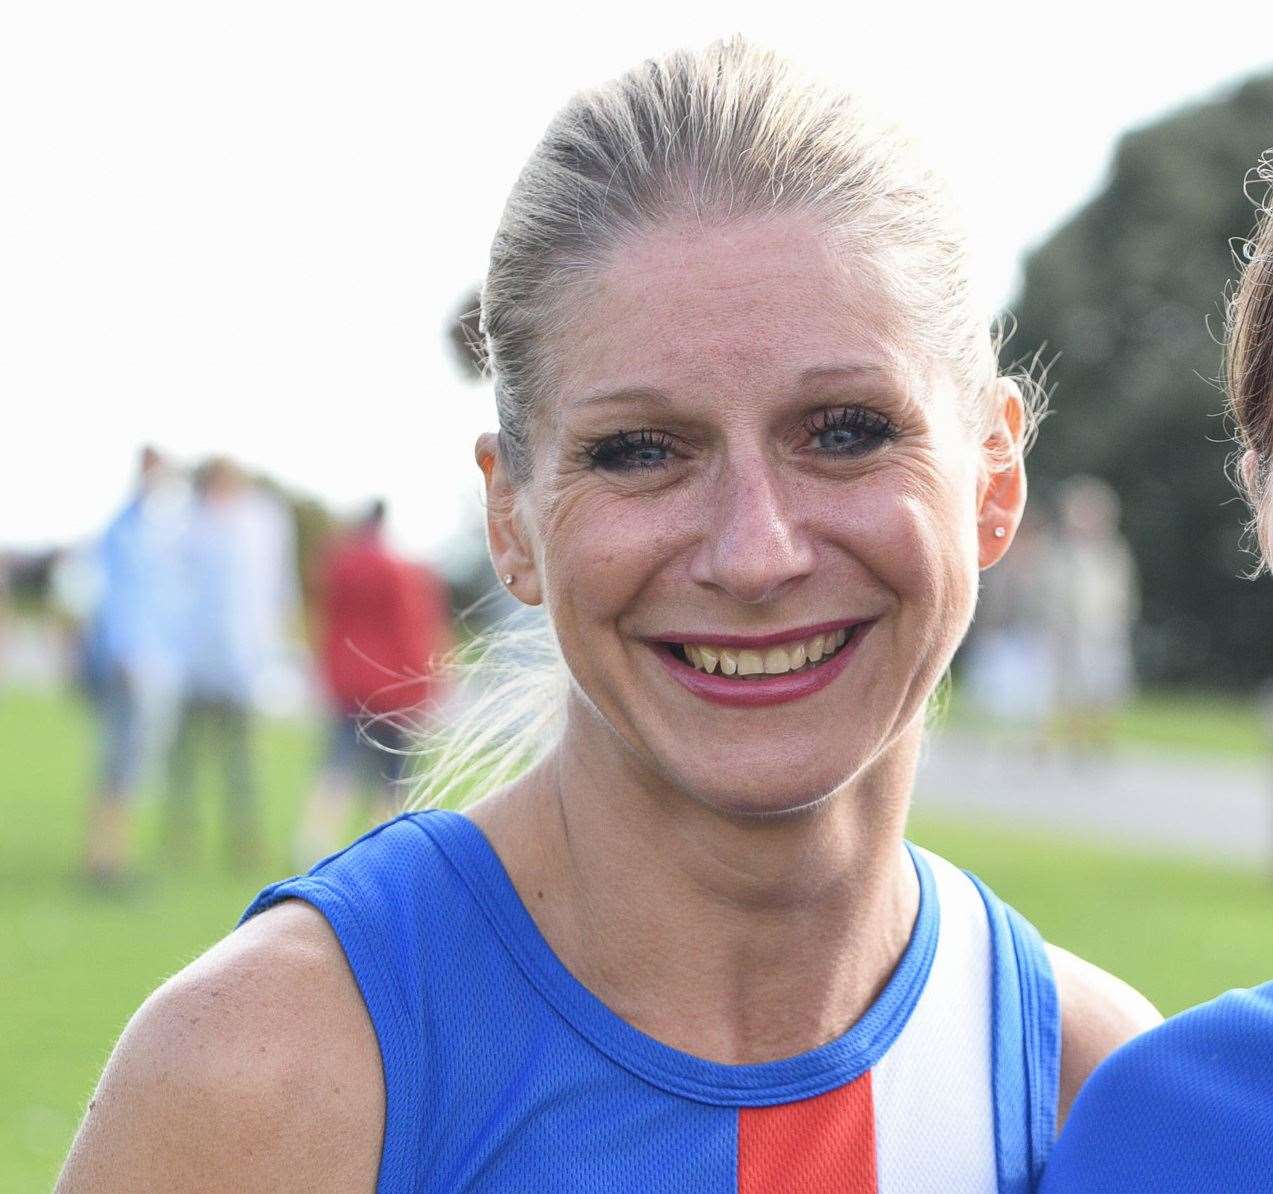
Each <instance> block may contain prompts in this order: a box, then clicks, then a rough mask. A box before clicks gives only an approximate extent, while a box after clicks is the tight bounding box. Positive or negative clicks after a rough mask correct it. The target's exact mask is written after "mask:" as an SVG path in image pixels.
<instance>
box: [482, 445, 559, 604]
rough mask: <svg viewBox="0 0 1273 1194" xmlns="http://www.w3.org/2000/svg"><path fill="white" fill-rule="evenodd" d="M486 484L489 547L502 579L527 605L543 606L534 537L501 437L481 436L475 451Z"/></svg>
mask: <svg viewBox="0 0 1273 1194" xmlns="http://www.w3.org/2000/svg"><path fill="white" fill-rule="evenodd" d="M473 455H474V458H475V459H476V460H477V466H478V468H480V469H481V470H482V477H483V480H484V482H485V485H486V544H487V549H488V551H489V552H490V556H491V564H492V565H493V566H494V568H495V575H496V576H498V577H501V578H502V577H505V576H509V577H512V580H511V581H510V582H508V583H506V586H505V587H506V588H507V589H508V591H509V592H510V593H512V594H513V596H514V597H516V598H517V599H518V600H519V601H521V602H523V603H524V604H526V605H539V604H540V603H541V602H542V601H543V594H542V592H541V591H540V586H539V571H538V569H537V567H536V564H535V553H534V551H533V549H532V546H531V537H530V535H529V534H528V532H527V530H526V527H525V525H524V523H523V521H522V517H521V512H520V510H519V509H518V503H517V491H516V489H515V487H514V486H513V483H512V481H511V480H510V479H509V476H508V470H507V469H506V468H505V467H504V462H503V458H502V456H501V454H500V450H499V440H498V438H497V437H496V436H495V435H493V434H491V433H490V432H486V433H484V434H483V435H480V436H478V439H477V444H476V446H475V448H474V451H473Z"/></svg>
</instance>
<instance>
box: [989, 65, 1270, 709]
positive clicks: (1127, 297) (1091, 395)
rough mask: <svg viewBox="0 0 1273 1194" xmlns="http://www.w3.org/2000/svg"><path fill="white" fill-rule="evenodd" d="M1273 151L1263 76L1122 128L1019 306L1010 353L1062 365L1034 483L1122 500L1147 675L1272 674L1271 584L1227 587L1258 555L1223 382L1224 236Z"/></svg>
mask: <svg viewBox="0 0 1273 1194" xmlns="http://www.w3.org/2000/svg"><path fill="white" fill-rule="evenodd" d="M1045 137H1046V134H1044V133H1042V131H1041V138H1043V139H1041V141H1040V145H1039V148H1040V149H1041V150H1042V151H1044V152H1045V151H1046V140H1045ZM1271 144H1273V76H1262V77H1258V78H1255V79H1252V80H1250V81H1249V82H1246V83H1244V84H1242V85H1241V86H1239V87H1238V88H1237V89H1236V90H1233V91H1231V92H1230V93H1228V94H1226V95H1224V96H1222V97H1220V98H1217V99H1215V100H1212V101H1209V102H1205V103H1201V104H1196V105H1193V106H1190V107H1188V108H1186V109H1183V110H1182V111H1180V112H1178V113H1175V114H1173V115H1171V116H1169V117H1167V118H1166V119H1164V120H1162V121H1160V122H1159V123H1157V124H1154V125H1151V126H1149V127H1146V128H1143V129H1139V130H1136V131H1134V132H1131V133H1129V134H1127V135H1126V136H1125V137H1124V138H1123V139H1122V141H1121V142H1120V144H1119V146H1118V148H1117V150H1116V153H1115V156H1114V161H1113V165H1112V169H1111V172H1110V177H1109V181H1108V183H1107V184H1106V186H1105V188H1104V190H1102V191H1101V192H1100V193H1099V194H1098V195H1097V196H1096V197H1095V198H1093V199H1092V200H1091V201H1090V202H1089V203H1088V204H1087V205H1086V206H1084V207H1083V208H1082V209H1080V210H1079V211H1078V212H1077V213H1076V214H1075V215H1074V216H1073V217H1072V218H1071V219H1070V220H1069V221H1068V222H1067V223H1066V224H1064V225H1063V226H1062V227H1061V228H1059V229H1058V230H1057V231H1056V232H1055V233H1054V234H1053V235H1052V236H1051V237H1050V238H1049V239H1048V240H1047V241H1046V242H1045V243H1044V244H1043V245H1041V246H1040V247H1039V248H1038V249H1037V250H1035V251H1034V252H1033V253H1031V254H1030V255H1029V256H1028V257H1027V259H1026V264H1025V273H1024V282H1023V286H1022V290H1021V293H1020V295H1019V297H1018V299H1017V301H1016V302H1015V303H1014V304H1012V310H1013V311H1014V312H1015V313H1016V316H1017V320H1018V329H1017V333H1016V336H1015V337H1014V338H1013V341H1012V351H1013V353H1014V354H1017V353H1022V354H1024V355H1025V356H1030V355H1033V354H1034V352H1035V351H1036V350H1039V349H1042V356H1043V359H1045V360H1046V359H1049V358H1053V357H1055V363H1054V365H1053V367H1052V370H1051V372H1050V374H1049V381H1050V382H1051V383H1054V384H1055V392H1054V400H1053V404H1052V405H1053V410H1054V411H1055V415H1054V417H1051V418H1049V419H1048V420H1047V422H1046V424H1045V426H1044V429H1043V433H1042V435H1041V436H1040V437H1039V442H1038V445H1037V447H1036V448H1035V450H1034V452H1033V454H1032V455H1031V461H1030V463H1031V474H1032V480H1035V481H1036V482H1038V484H1037V487H1036V492H1039V493H1041V495H1042V496H1044V497H1045V498H1046V496H1047V493H1048V491H1049V490H1050V489H1051V488H1052V487H1054V486H1055V485H1056V484H1057V483H1058V482H1059V481H1061V480H1063V479H1064V478H1065V477H1067V476H1069V475H1070V474H1072V473H1076V472H1082V473H1092V474H1095V475H1097V476H1100V477H1104V478H1105V479H1106V480H1107V481H1109V482H1110V483H1111V484H1112V485H1113V486H1114V487H1115V489H1116V490H1117V491H1118V493H1119V494H1120V496H1121V497H1122V500H1123V528H1124V532H1125V533H1126V535H1127V537H1128V539H1129V540H1130V542H1131V545H1132V549H1133V551H1134V552H1135V555H1136V559H1137V563H1138V566H1139V569H1140V573H1141V579H1142V583H1143V586H1144V621H1143V626H1142V633H1141V635H1140V638H1139V641H1138V652H1137V654H1138V665H1139V669H1140V672H1141V675H1142V678H1143V679H1145V680H1146V681H1149V682H1178V681H1187V682H1194V683H1204V684H1219V685H1224V684H1232V683H1243V684H1245V683H1250V682H1253V681H1255V680H1258V679H1261V678H1264V677H1266V676H1267V675H1268V673H1269V672H1270V670H1273V667H1271V665H1270V659H1269V654H1268V652H1267V650H1265V649H1262V647H1261V644H1263V643H1265V642H1268V641H1269V640H1270V639H1273V591H1271V590H1270V589H1269V586H1268V585H1267V583H1266V584H1261V585H1252V584H1248V583H1245V582H1243V581H1241V580H1239V579H1237V578H1238V577H1239V575H1240V574H1241V573H1243V572H1244V571H1246V570H1247V569H1248V568H1249V567H1250V565H1251V559H1250V557H1249V556H1248V555H1246V554H1245V553H1244V551H1243V550H1242V548H1241V539H1242V527H1243V520H1244V511H1243V509H1242V507H1241V505H1240V504H1239V503H1238V502H1237V501H1236V499H1235V497H1234V492H1233V489H1232V487H1231V486H1230V485H1229V483H1228V481H1226V479H1225V475H1224V470H1225V465H1226V461H1227V459H1228V457H1229V454H1230V452H1231V446H1230V444H1229V442H1228V436H1227V427H1226V424H1225V421H1224V419H1223V418H1222V415H1221V412H1222V410H1223V396H1222V394H1221V392H1220V390H1219V388H1218V385H1217V379H1218V378H1219V376H1220V347H1219V343H1218V341H1219V339H1220V338H1221V337H1222V335H1223V322H1224V319H1223V313H1224V294H1225V288H1226V284H1227V283H1228V281H1229V280H1230V279H1231V278H1232V277H1233V275H1234V273H1235V268H1234V262H1233V254H1232V249H1231V242H1233V243H1237V241H1240V240H1241V238H1243V237H1245V236H1246V235H1247V234H1248V233H1249V232H1250V230H1251V228H1252V226H1253V223H1254V212H1253V209H1252V206H1251V203H1250V201H1249V200H1248V199H1247V198H1246V197H1245V196H1244V194H1243V179H1244V177H1245V176H1246V173H1247V171H1248V170H1250V168H1251V167H1252V166H1253V165H1254V163H1255V161H1256V159H1257V158H1258V157H1259V155H1260V153H1261V152H1262V151H1263V150H1265V149H1267V148H1268V147H1269V146H1270V145H1271ZM1027 189H1028V188H1027ZM1235 238H1236V240H1235Z"/></svg>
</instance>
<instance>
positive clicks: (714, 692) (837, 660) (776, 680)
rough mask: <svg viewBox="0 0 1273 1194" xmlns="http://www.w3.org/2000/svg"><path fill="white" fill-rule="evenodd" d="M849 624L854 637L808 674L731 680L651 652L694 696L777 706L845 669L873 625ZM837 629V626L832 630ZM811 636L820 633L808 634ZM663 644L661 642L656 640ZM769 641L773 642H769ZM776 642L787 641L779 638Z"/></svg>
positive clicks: (737, 705)
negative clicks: (852, 627)
mask: <svg viewBox="0 0 1273 1194" xmlns="http://www.w3.org/2000/svg"><path fill="white" fill-rule="evenodd" d="M850 625H853V626H857V627H859V629H858V631H857V633H856V634H854V636H853V638H852V639H850V640H849V641H848V642H846V643H845V644H844V646H843V647H841V648H840V650H839V651H838V652H836V654H835V655H834V656H832V658H831V659H830V660H829V661H828V662H826V663H824V664H821V665H820V666H818V667H815V668H810V669H809V671H807V672H785V673H784V674H783V675H781V676H765V677H763V678H761V679H755V680H753V679H747V680H731V679H729V678H728V677H725V676H719V675H716V674H709V673H707V672H701V671H699V670H698V668H696V667H694V666H693V665H692V664H689V663H682V662H681V661H680V660H679V659H677V657H676V656H675V655H673V654H672V652H671V651H667V650H664V649H663V648H661V647H654V648H653V650H654V653H655V655H657V656H658V657H659V659H660V661H661V662H662V664H663V666H664V667H665V668H667V670H668V673H669V675H671V677H672V678H673V679H674V680H676V681H677V682H678V683H679V684H681V685H683V686H684V687H686V688H688V689H689V690H690V692H692V693H693V694H694V695H695V696H700V697H702V698H703V699H704V700H705V701H711V702H712V703H713V704H717V705H730V706H733V707H734V708H742V709H754V708H756V707H758V706H761V705H780V704H783V703H784V702H786V701H795V700H799V699H800V698H801V697H806V696H810V695H812V694H813V693H815V692H817V691H818V690H819V689H822V688H825V687H826V686H827V685H828V684H830V683H831V681H832V680H834V679H835V678H836V677H837V676H838V675H839V674H840V673H841V672H842V671H844V669H845V668H846V667H847V666H848V663H849V659H850V658H851V657H852V655H853V654H854V653H855V652H856V650H857V647H858V644H859V643H860V642H861V641H862V639H863V638H864V637H865V636H866V633H867V631H868V630H869V629H870V627H871V625H872V623H869V622H867V623H862V622H853V623H850ZM832 628H833V629H838V628H839V627H838V626H834V627H832ZM808 633H809V634H810V636H812V635H814V634H817V633H819V632H818V631H817V630H812V631H809V632H808ZM658 641H662V640H658ZM669 641H674V642H710V643H713V644H716V643H719V644H720V645H721V646H726V647H729V646H733V645H734V643H735V640H733V639H730V638H728V637H726V638H709V639H675V640H669ZM760 641H762V640H759V639H750V640H742V641H741V642H740V644H739V645H741V646H744V647H745V646H748V645H750V644H752V643H758V642H760ZM770 641H772V640H770ZM777 641H778V642H787V641H789V639H787V638H781V639H778V640H777Z"/></svg>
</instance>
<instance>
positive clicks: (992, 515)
mask: <svg viewBox="0 0 1273 1194" xmlns="http://www.w3.org/2000/svg"><path fill="white" fill-rule="evenodd" d="M991 401H992V402H993V404H994V407H995V417H994V422H993V423H992V424H991V430H990V434H989V435H988V436H987V437H986V439H985V441H984V442H983V444H982V445H981V450H982V460H983V463H982V472H981V475H980V478H979V479H978V482H977V546H978V552H977V566H978V567H979V568H982V569H985V568H990V567H993V566H994V565H995V564H997V563H998V562H999V561H1000V560H1001V559H1002V558H1003V555H1004V552H1006V551H1007V550H1008V548H1009V547H1010V546H1012V540H1013V537H1014V536H1015V535H1016V533H1017V527H1018V526H1019V525H1020V523H1021V515H1022V512H1023V511H1024V510H1025V496H1026V483H1025V401H1024V399H1023V398H1022V397H1021V388H1020V387H1019V386H1018V385H1017V383H1016V382H1015V381H1011V380H1010V379H1008V378H1006V377H1001V378H999V379H998V380H997V381H996V382H995V383H994V385H993V386H992V387H991Z"/></svg>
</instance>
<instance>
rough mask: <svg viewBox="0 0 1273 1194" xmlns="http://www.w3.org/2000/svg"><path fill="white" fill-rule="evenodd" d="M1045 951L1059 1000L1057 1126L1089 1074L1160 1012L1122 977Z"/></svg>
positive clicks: (1063, 954) (1055, 948)
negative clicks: (1059, 1055) (1059, 1036)
mask: <svg viewBox="0 0 1273 1194" xmlns="http://www.w3.org/2000/svg"><path fill="white" fill-rule="evenodd" d="M1047 949H1048V958H1049V960H1050V961H1051V963H1052V971H1053V973H1054V974H1055V976H1056V987H1057V995H1058V997H1059V999H1060V1003H1061V1091H1060V1101H1059V1105H1058V1107H1057V1124H1058V1127H1059V1126H1060V1124H1062V1123H1064V1122H1065V1117H1066V1116H1067V1115H1068V1114H1069V1111H1070V1105H1071V1104H1072V1103H1073V1102H1074V1097H1075V1095H1077V1094H1078V1092H1079V1088H1080V1087H1081V1086H1082V1085H1083V1083H1084V1082H1086V1081H1087V1078H1088V1075H1089V1074H1091V1072H1092V1071H1093V1070H1094V1069H1095V1068H1096V1067H1097V1066H1098V1065H1100V1063H1101V1062H1102V1061H1103V1060H1104V1059H1105V1058H1106V1057H1107V1056H1108V1055H1109V1054H1110V1053H1112V1052H1113V1051H1114V1050H1115V1049H1117V1048H1118V1047H1119V1045H1122V1044H1124V1043H1125V1042H1127V1041H1129V1040H1131V1038H1132V1037H1134V1036H1139V1035H1140V1033H1142V1032H1144V1031H1146V1030H1147V1029H1150V1028H1153V1027H1154V1025H1156V1024H1161V1023H1162V1016H1161V1015H1159V1013H1158V1010H1157V1009H1156V1008H1155V1007H1154V1005H1153V1004H1152V1003H1150V1002H1149V1000H1148V999H1146V998H1145V997H1144V996H1143V995H1142V994H1141V993H1140V992H1139V991H1137V990H1136V989H1135V988H1134V987H1131V986H1128V984H1127V983H1125V982H1123V980H1122V979H1119V978H1115V977H1114V976H1113V975H1112V974H1110V973H1109V972H1108V971H1106V970H1102V969H1101V968H1100V967H1099V966H1093V965H1092V963H1091V962H1085V961H1083V959H1082V958H1078V957H1075V956H1074V954H1072V953H1070V952H1069V951H1068V950H1064V949H1061V948H1060V947H1059V946H1056V945H1049V946H1048V947H1047Z"/></svg>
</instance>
